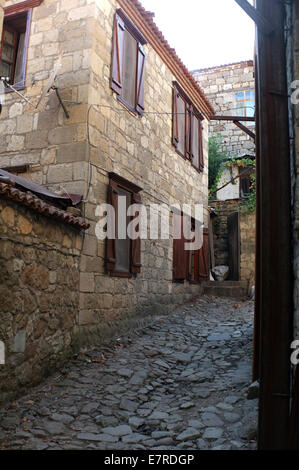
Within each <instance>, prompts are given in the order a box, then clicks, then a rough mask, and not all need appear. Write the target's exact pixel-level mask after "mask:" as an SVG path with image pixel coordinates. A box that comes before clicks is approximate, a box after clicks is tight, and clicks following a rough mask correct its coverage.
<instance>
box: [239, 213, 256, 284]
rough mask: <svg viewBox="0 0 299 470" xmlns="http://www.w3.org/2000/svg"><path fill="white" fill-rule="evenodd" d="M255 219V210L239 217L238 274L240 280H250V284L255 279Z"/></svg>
mask: <svg viewBox="0 0 299 470" xmlns="http://www.w3.org/2000/svg"><path fill="white" fill-rule="evenodd" d="M255 219H256V215H255V212H253V213H251V214H246V215H242V214H241V217H240V240H241V258H240V275H241V280H248V281H250V285H253V284H254V279H255V245H256V239H255V225H256V220H255Z"/></svg>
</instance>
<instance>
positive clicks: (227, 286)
mask: <svg viewBox="0 0 299 470" xmlns="http://www.w3.org/2000/svg"><path fill="white" fill-rule="evenodd" d="M203 289H204V294H205V295H212V296H214V297H230V298H233V299H246V298H248V287H247V282H246V281H223V282H217V281H208V282H206V283H205V284H204V286H203Z"/></svg>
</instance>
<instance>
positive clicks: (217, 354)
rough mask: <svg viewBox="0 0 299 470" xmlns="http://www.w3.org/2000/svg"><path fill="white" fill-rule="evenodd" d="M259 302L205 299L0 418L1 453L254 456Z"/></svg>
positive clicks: (82, 361) (72, 365)
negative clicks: (252, 393)
mask: <svg viewBox="0 0 299 470" xmlns="http://www.w3.org/2000/svg"><path fill="white" fill-rule="evenodd" d="M252 325H253V303H252V302H244V303H239V304H236V301H232V300H228V299H217V298H210V297H206V296H205V297H200V298H199V299H198V300H196V301H194V303H192V304H188V305H186V306H184V308H180V309H178V310H177V311H175V312H174V313H173V314H172V315H170V316H167V317H165V316H164V317H154V318H153V319H152V321H151V322H150V323H149V324H148V325H147V326H145V327H143V328H142V329H139V330H138V331H137V332H135V333H131V334H129V335H127V336H126V337H121V338H119V339H118V340H117V341H116V343H115V344H114V345H113V346H111V348H104V349H103V348H92V349H87V350H85V351H81V353H80V354H79V355H78V356H76V357H74V358H73V360H71V361H69V362H68V363H67V364H66V365H65V366H64V368H63V369H62V370H61V371H60V372H59V373H56V374H55V375H54V376H52V377H50V378H48V379H47V380H46V381H45V382H43V383H42V384H41V385H39V386H38V387H36V388H34V389H33V390H31V391H30V393H29V394H28V395H26V396H25V397H22V398H21V399H19V400H18V401H17V402H15V403H12V404H9V406H7V407H6V408H5V409H1V410H0V448H3V449H108V450H109V449H113V450H114V449H125V450H131V449H135V450H138V449H141V450H142V449H146V450H147V449H152V450H154V449H160V450H162V449H163V450H164V449H165V450H168V449H169V450H170V449H171V450H174V449H187V450H195V449H215V450H216V449H220V450H222V449H223V450H224V449H255V448H256V442H255V434H256V432H255V429H256V421H257V400H247V390H248V386H249V385H250V381H251V380H250V379H251V354H252Z"/></svg>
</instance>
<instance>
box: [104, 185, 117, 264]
mask: <svg viewBox="0 0 299 470" xmlns="http://www.w3.org/2000/svg"><path fill="white" fill-rule="evenodd" d="M108 204H111V206H112V207H113V208H114V213H115V219H114V220H113V218H112V217H111V216H109V214H108V224H111V223H115V224H116V220H117V204H118V192H117V186H116V185H115V184H114V183H113V181H110V184H109V187H108ZM112 232H113V230H112ZM114 235H115V237H116V231H115V228H114ZM115 237H114V238H109V237H107V238H106V269H107V271H109V272H113V271H115V264H116V239H115Z"/></svg>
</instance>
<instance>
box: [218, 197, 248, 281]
mask: <svg viewBox="0 0 299 470" xmlns="http://www.w3.org/2000/svg"><path fill="white" fill-rule="evenodd" d="M210 206H211V207H212V208H213V209H215V211H216V213H217V217H216V218H215V219H213V233H214V250H215V263H216V266H220V265H226V266H227V265H228V260H229V253H228V227H227V218H228V216H229V215H230V214H232V213H233V212H238V211H239V207H240V199H231V200H227V201H216V200H212V201H210ZM254 276H255V213H251V214H246V215H244V214H240V280H241V281H249V282H250V283H251V284H254Z"/></svg>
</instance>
